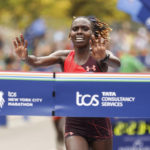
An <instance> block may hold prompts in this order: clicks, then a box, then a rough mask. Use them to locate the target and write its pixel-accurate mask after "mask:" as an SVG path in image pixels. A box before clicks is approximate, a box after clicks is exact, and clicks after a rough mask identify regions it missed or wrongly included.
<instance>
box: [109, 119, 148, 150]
mask: <svg viewBox="0 0 150 150" xmlns="http://www.w3.org/2000/svg"><path fill="white" fill-rule="evenodd" d="M111 120H112V125H113V135H114V137H113V149H114V150H149V149H150V119H142V118H141V119H140V118H139V119H135V118H132V119H121V118H117V119H111Z"/></svg>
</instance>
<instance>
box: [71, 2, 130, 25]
mask: <svg viewBox="0 0 150 150" xmlns="http://www.w3.org/2000/svg"><path fill="white" fill-rule="evenodd" d="M71 2H72V3H71V4H72V5H71V7H70V8H69V13H68V15H70V17H72V16H88V15H94V16H96V17H98V18H100V19H102V20H103V21H106V22H107V23H112V22H116V21H123V20H124V19H129V17H128V15H126V14H125V13H123V12H120V11H118V10H117V8H116V5H117V0H71Z"/></svg>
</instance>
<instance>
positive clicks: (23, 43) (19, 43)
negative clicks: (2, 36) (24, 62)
mask: <svg viewBox="0 0 150 150" xmlns="http://www.w3.org/2000/svg"><path fill="white" fill-rule="evenodd" d="M13 44H14V47H15V48H18V47H19V46H23V47H25V48H27V45H28V43H27V40H24V37H23V34H21V35H20V38H18V37H16V40H15V41H13Z"/></svg>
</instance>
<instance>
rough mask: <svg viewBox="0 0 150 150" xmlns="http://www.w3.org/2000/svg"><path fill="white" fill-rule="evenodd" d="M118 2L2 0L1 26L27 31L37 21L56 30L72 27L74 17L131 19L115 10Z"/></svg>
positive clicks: (112, 19) (95, 0)
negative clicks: (89, 16)
mask: <svg viewBox="0 0 150 150" xmlns="http://www.w3.org/2000/svg"><path fill="white" fill-rule="evenodd" d="M116 3H117V0H1V1H0V24H3V25H7V26H11V27H15V28H19V29H24V28H25V27H27V26H28V25H29V24H31V22H32V21H34V20H35V19H37V18H40V17H42V18H45V19H46V21H47V24H51V25H53V26H54V27H59V26H61V25H63V26H65V24H66V25H70V23H71V20H72V17H73V16H87V15H95V16H97V17H99V18H100V19H102V20H103V21H105V22H107V23H112V22H114V21H115V22H116V21H123V20H124V19H129V17H128V16H127V15H126V14H125V13H123V12H120V11H118V10H117V9H116Z"/></svg>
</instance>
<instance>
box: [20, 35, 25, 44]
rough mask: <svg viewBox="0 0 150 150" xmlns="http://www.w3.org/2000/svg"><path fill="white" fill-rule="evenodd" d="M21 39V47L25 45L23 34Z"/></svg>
mask: <svg viewBox="0 0 150 150" xmlns="http://www.w3.org/2000/svg"><path fill="white" fill-rule="evenodd" d="M20 39H21V45H24V37H23V35H22V34H21V35H20Z"/></svg>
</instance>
